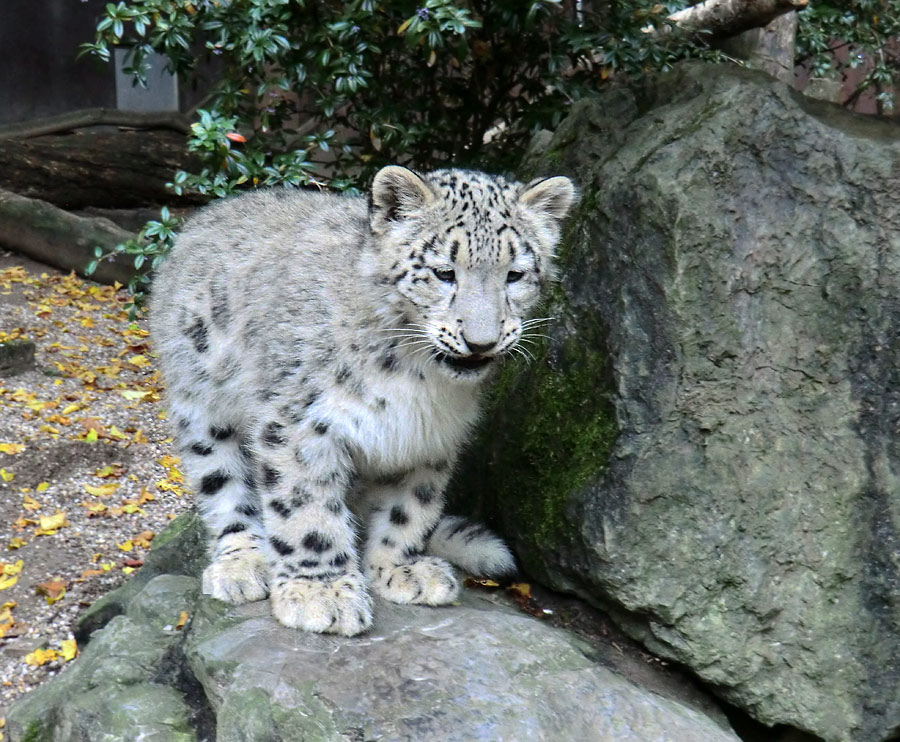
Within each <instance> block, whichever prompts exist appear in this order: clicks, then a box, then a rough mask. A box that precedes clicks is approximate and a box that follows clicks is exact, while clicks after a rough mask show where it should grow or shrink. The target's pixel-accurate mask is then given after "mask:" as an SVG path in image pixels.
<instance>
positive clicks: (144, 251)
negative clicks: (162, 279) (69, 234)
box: [85, 206, 178, 319]
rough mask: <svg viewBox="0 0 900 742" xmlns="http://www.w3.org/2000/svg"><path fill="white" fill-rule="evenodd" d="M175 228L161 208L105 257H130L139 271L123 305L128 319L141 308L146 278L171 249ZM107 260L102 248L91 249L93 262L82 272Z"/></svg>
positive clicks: (145, 288) (88, 273) (169, 215)
mask: <svg viewBox="0 0 900 742" xmlns="http://www.w3.org/2000/svg"><path fill="white" fill-rule="evenodd" d="M177 227H178V219H176V218H175V217H173V216H172V215H171V214H170V213H169V210H168V209H167V208H166V207H165V206H163V207H162V210H161V215H160V221H149V222H147V223H146V224H145V225H144V227H143V229H141V231H140V232H139V233H138V235H137V237H135V238H134V239H131V240H128V242H124V243H122V244H120V245H116V247H115V249H113V251H112V252H111V253H109V255H113V256H115V255H130V256H133V260H134V267H135V268H136V269H137V270H138V271H140V272H139V273H138V274H137V276H136V277H135V278H133V279H132V280H131V282H130V284H129V286H128V289H129V291H131V301H130V302H129V303H128V304H126V305H125V306H126V308H127V309H128V314H129V316H130V317H131V319H134V318H135V317H136V316H137V312H138V309H140V307H142V306H143V304H144V300H145V298H146V291H147V288H148V287H149V284H150V280H151V279H150V276H151V273H152V271H153V270H155V269H156V268H157V267H159V264H160V263H161V262H162V261H163V259H164V258H165V256H166V255H167V254H168V253H169V250H171V249H172V243H173V242H174V240H175V229H176V228H177ZM105 257H107V255H106V254H104V252H103V248H101V247H95V248H94V259H93V260H92V261H91V262H90V263H88V265H87V268H86V269H85V273H86V274H87V275H91V274H92V273H93V272H94V271H95V270H97V265H98V264H99V262H100V261H101V260H103V259H104V258H105Z"/></svg>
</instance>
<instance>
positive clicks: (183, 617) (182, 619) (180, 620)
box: [175, 611, 188, 631]
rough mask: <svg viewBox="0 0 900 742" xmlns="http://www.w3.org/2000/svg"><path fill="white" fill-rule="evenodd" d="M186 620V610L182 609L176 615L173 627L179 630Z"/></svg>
mask: <svg viewBox="0 0 900 742" xmlns="http://www.w3.org/2000/svg"><path fill="white" fill-rule="evenodd" d="M187 620H188V612H187V611H182V612H181V615H180V616H179V617H178V623H177V624H175V628H176V629H177V630H178V631H181V630H182V629H183V628H184V625H185V624H186V623H187Z"/></svg>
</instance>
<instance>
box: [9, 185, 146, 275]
mask: <svg viewBox="0 0 900 742" xmlns="http://www.w3.org/2000/svg"><path fill="white" fill-rule="evenodd" d="M132 237H134V235H133V234H132V233H130V232H126V231H125V230H123V229H121V228H120V227H117V226H116V225H115V224H113V223H112V222H111V221H109V220H108V219H102V218H85V217H80V216H75V215H74V214H69V213H68V212H66V211H63V210H62V209H59V208H57V207H56V206H54V205H53V204H50V203H47V202H46V201H41V200H38V199H33V198H26V197H25V196H20V195H18V194H16V193H10V192H9V191H3V190H0V245H2V246H3V247H6V248H9V249H10V250H15V251H16V252H20V253H23V254H24V255H27V256H28V257H29V258H33V259H34V260H38V261H40V262H42V263H46V264H47V265H52V266H55V267H57V268H61V269H62V270H65V271H69V270H74V271H75V272H76V273H78V274H79V275H82V276H84V275H85V272H84V269H85V268H86V267H87V264H88V263H89V262H90V261H91V260H92V259H93V257H94V248H95V247H97V246H100V247H101V248H103V250H104V252H105V251H109V250H111V249H112V248H114V247H115V246H116V245H118V244H119V243H121V242H125V241H126V240H128V239H130V238H132ZM134 274H135V270H134V266H133V264H132V262H131V259H130V257H126V256H121V257H119V258H118V260H117V261H115V262H113V261H103V262H101V263H100V265H99V266H98V268H97V270H96V272H95V273H94V274H93V275H91V276H90V278H91V279H93V280H95V281H99V282H101V283H113V282H115V281H118V282H119V283H121V284H127V283H128V281H129V280H130V279H131V277H132V276H133V275H134Z"/></svg>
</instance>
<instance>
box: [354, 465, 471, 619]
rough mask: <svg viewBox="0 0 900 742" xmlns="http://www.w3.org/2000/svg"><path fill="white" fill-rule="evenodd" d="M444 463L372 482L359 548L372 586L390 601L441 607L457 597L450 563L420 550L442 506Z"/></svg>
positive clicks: (444, 484)
mask: <svg viewBox="0 0 900 742" xmlns="http://www.w3.org/2000/svg"><path fill="white" fill-rule="evenodd" d="M448 479H449V466H447V465H446V464H438V465H436V466H429V467H422V468H420V469H416V470H415V471H412V472H409V473H408V474H405V475H404V476H402V477H399V478H397V481H394V482H386V481H383V480H382V481H381V482H375V483H374V485H373V488H372V489H370V493H369V494H370V497H371V498H372V500H373V501H374V502H376V503H377V505H376V507H374V508H373V509H372V515H371V522H370V524H369V534H368V538H367V541H366V550H365V558H364V563H365V570H366V575H367V576H368V577H369V579H370V580H371V583H372V588H373V589H374V590H375V592H377V593H378V594H379V595H381V596H382V597H384V598H386V599H387V600H390V601H393V602H394V603H422V604H425V605H444V604H446V603H452V602H453V601H454V600H456V598H457V596H458V595H459V583H458V582H457V579H456V575H455V574H454V572H453V568H452V567H451V566H450V564H449V563H448V562H446V561H444V560H443V559H439V558H438V557H433V556H427V555H425V554H424V551H425V543H426V541H427V539H428V536H429V535H430V534H431V532H432V531H433V530H434V528H435V527H436V525H437V523H438V521H439V519H440V517H441V510H442V509H443V504H444V503H443V490H444V487H445V486H446V484H447V480H448Z"/></svg>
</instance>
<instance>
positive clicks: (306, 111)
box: [83, 0, 900, 303]
mask: <svg viewBox="0 0 900 742" xmlns="http://www.w3.org/2000/svg"><path fill="white" fill-rule="evenodd" d="M688 4H689V3H688V2H685V1H678V2H656V1H655V0H618V1H617V0H584V2H581V3H576V2H575V1H574V0H381V1H380V2H379V1H377V0H345V1H338V0H122V1H121V2H118V3H117V4H113V3H109V4H108V5H107V6H106V10H105V12H104V14H103V16H102V17H101V18H100V19H99V21H98V24H97V33H96V38H95V40H94V41H93V42H92V43H87V44H84V45H83V50H84V52H85V53H90V54H93V55H95V56H96V57H98V58H100V59H101V60H107V61H108V60H109V59H110V47H111V46H115V45H122V46H125V47H127V49H128V52H127V55H126V69H127V70H128V71H130V72H131V74H133V75H134V77H135V80H136V81H137V83H139V84H145V83H146V77H147V74H148V69H149V65H148V57H149V55H150V54H151V53H152V52H159V53H161V54H163V55H165V56H166V57H167V59H168V64H169V67H170V69H171V70H172V71H173V72H175V73H177V74H178V75H180V76H181V77H182V78H183V79H185V80H186V81H188V82H189V83H193V82H200V84H202V85H204V86H205V87H207V88H208V89H209V96H208V98H207V99H206V101H205V103H204V105H203V108H202V109H201V110H199V111H197V116H198V120H197V121H196V122H195V123H194V124H193V131H192V134H191V136H190V139H189V144H188V146H189V148H190V149H191V150H192V151H193V152H195V153H197V154H198V155H199V156H200V159H201V162H202V163H203V164H202V167H201V169H200V170H199V172H191V173H188V172H178V173H176V174H174V176H173V181H172V184H171V186H172V188H173V189H174V190H175V192H176V193H179V194H180V193H183V192H186V191H191V192H199V193H203V194H207V195H209V196H211V197H222V196H227V195H229V194H232V193H234V192H236V191H238V190H241V189H244V188H251V187H257V186H275V185H287V186H298V185H299V186H309V185H313V186H319V187H326V186H327V187H331V188H334V189H337V190H348V189H349V190H352V189H355V188H357V187H359V186H360V185H361V184H363V183H365V182H366V181H367V180H368V179H369V177H370V176H371V174H372V173H373V172H374V171H375V170H376V169H377V168H378V167H381V166H382V165H385V164H388V163H401V164H408V165H411V166H413V167H419V168H423V169H431V168H434V167H439V166H441V165H444V164H446V163H453V164H455V165H459V166H467V165H468V166H477V167H479V168H482V169H506V168H510V167H512V166H514V165H515V164H516V163H518V162H519V160H520V158H521V154H522V152H523V150H524V148H525V146H526V145H527V143H528V141H529V139H530V137H531V135H532V134H533V132H534V131H535V130H537V129H539V128H554V127H555V126H556V124H557V123H558V122H559V121H560V120H561V118H562V117H563V116H564V115H565V114H566V111H567V109H568V106H569V105H570V104H571V103H572V102H573V101H575V100H577V99H579V98H581V97H582V96H584V95H585V94H587V93H589V92H591V91H593V90H595V89H596V88H597V87H598V86H600V85H602V84H603V83H604V81H606V80H607V79H609V78H610V77H612V76H614V75H629V76H640V75H643V74H645V73H647V72H648V71H652V70H659V69H665V68H667V67H668V66H669V65H671V64H672V63H673V62H675V61H677V60H678V59H681V58H683V57H685V56H692V55H693V56H696V55H698V54H705V53H707V50H706V49H705V47H704V45H703V38H702V36H697V35H693V36H687V35H683V34H682V33H681V32H679V31H678V30H673V29H671V27H670V25H671V24H670V23H669V22H668V21H667V17H668V15H669V14H670V13H672V12H674V11H676V10H679V9H681V8H683V7H684V6H686V5H688ZM800 18H801V25H800V35H799V38H798V43H799V47H800V50H801V52H802V53H803V54H804V55H805V56H806V57H807V58H808V59H809V61H810V62H811V64H812V65H813V69H814V72H815V73H816V74H822V73H825V72H830V73H832V74H838V73H840V71H841V70H842V68H843V67H845V66H848V65H850V66H852V65H856V64H859V63H861V62H864V61H865V62H870V61H871V62H872V65H871V69H870V70H869V72H868V74H867V76H866V80H865V81H864V86H866V87H868V86H873V85H874V86H876V87H877V88H878V95H879V98H880V100H881V102H882V103H883V105H884V106H886V107H887V106H889V105H891V104H892V98H891V97H890V91H889V90H888V89H887V85H888V83H889V82H890V81H892V80H894V79H895V78H896V76H897V58H896V56H895V55H894V54H893V53H892V52H890V49H891V48H892V47H890V45H889V44H888V43H887V41H886V40H887V39H888V38H890V37H892V36H896V35H897V34H898V33H900V0H851V1H850V2H842V3H838V2H837V0H834V2H833V4H831V5H829V4H827V3H824V2H822V3H819V2H816V1H815V0H813V2H812V4H811V7H810V8H809V9H807V10H806V11H805V12H803V13H801V14H800ZM663 27H667V28H666V32H665V33H659V32H657V33H651V32H650V31H653V30H654V29H655V30H656V31H660V30H662V29H663ZM835 39H843V42H842V43H845V44H847V45H848V46H849V50H850V51H851V52H852V53H851V54H850V58H849V61H847V62H846V63H838V62H837V61H836V58H835V49H834V47H835V45H836V43H837V42H835ZM205 78H210V79H209V80H206V81H205V82H204V79H205ZM160 224H164V225H166V226H165V227H164V228H163V227H155V226H153V225H152V224H151V225H148V226H147V227H146V228H145V229H144V231H143V233H142V234H141V236H140V238H139V240H138V241H136V242H133V243H129V244H128V245H122V246H120V249H119V252H125V253H128V254H133V255H134V257H135V261H136V262H140V267H142V268H143V267H144V266H151V265H153V264H155V263H157V262H158V259H160V256H162V255H164V254H165V253H166V252H167V251H168V249H169V247H170V243H171V236H170V235H171V228H172V226H173V224H172V221H171V219H170V218H169V217H167V216H166V217H164V218H163V221H162V222H161V223H160ZM146 285H147V281H146V279H143V280H138V282H137V284H136V285H135V286H133V287H132V288H134V289H136V291H137V295H136V300H137V301H138V303H140V297H141V295H142V293H143V290H144V289H145V288H146Z"/></svg>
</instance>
